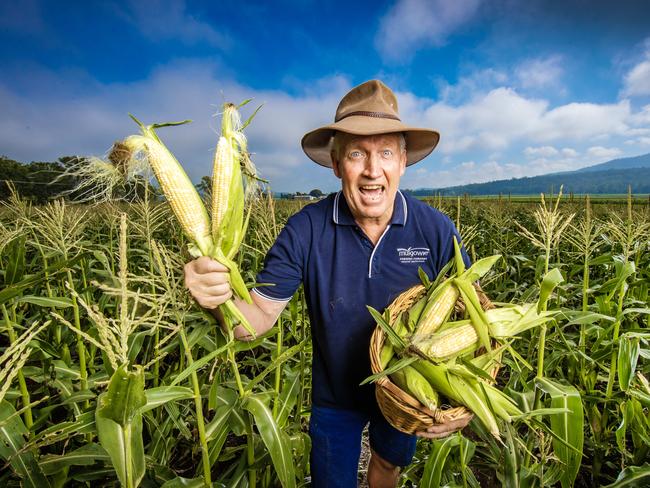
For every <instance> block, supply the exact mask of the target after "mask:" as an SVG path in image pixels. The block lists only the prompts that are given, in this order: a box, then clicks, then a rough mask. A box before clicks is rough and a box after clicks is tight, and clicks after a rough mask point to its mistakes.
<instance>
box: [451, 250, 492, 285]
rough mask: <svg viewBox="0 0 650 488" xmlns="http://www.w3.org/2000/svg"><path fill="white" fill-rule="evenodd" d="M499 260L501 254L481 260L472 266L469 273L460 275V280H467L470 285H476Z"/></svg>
mask: <svg viewBox="0 0 650 488" xmlns="http://www.w3.org/2000/svg"><path fill="white" fill-rule="evenodd" d="M499 259H501V255H500V254H495V255H494V256H488V257H487V258H483V259H479V260H478V261H476V262H475V263H474V264H472V266H471V267H470V268H469V269H468V270H467V271H465V272H464V273H463V274H462V275H460V276H459V278H461V279H464V280H467V281H468V282H470V283H474V282H475V281H476V280H478V279H480V278H482V277H483V276H485V275H486V274H487V272H488V271H490V270H491V269H492V267H493V266H494V265H495V264H496V262H497V261H498V260H499Z"/></svg>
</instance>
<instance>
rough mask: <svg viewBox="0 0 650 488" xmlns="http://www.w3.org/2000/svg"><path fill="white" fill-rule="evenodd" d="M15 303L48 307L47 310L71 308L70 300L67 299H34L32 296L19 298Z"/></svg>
mask: <svg viewBox="0 0 650 488" xmlns="http://www.w3.org/2000/svg"><path fill="white" fill-rule="evenodd" d="M16 303H31V304H32V305H37V306H39V307H49V308H67V307H72V299H70V298H67V297H51V298H49V297H35V296H33V295H27V296H23V297H20V298H19V299H18V300H16Z"/></svg>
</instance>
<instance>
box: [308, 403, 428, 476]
mask: <svg viewBox="0 0 650 488" xmlns="http://www.w3.org/2000/svg"><path fill="white" fill-rule="evenodd" d="M368 422H370V425H369V427H368V432H369V437H370V447H371V448H372V449H373V450H374V451H375V452H376V453H377V454H379V455H380V456H381V457H382V458H384V459H385V460H386V461H388V462H390V463H392V464H394V465H396V466H407V465H409V464H410V463H411V459H412V458H413V454H415V443H416V439H417V438H416V437H415V436H412V435H408V434H404V433H402V432H400V431H398V430H397V429H395V428H393V427H392V426H391V425H390V424H389V423H388V422H387V421H386V419H384V417H383V416H382V415H381V413H380V412H378V413H376V414H366V413H364V412H359V411H356V410H344V409H338V408H328V407H319V406H312V410H311V420H310V422H309V435H310V437H311V443H312V444H311V459H310V462H311V480H312V485H311V486H312V487H314V488H355V487H356V486H357V471H358V466H359V455H360V454H361V432H362V431H363V428H364V427H365V426H366V424H367V423H368Z"/></svg>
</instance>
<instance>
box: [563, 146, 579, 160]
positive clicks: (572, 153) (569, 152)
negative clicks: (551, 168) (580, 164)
mask: <svg viewBox="0 0 650 488" xmlns="http://www.w3.org/2000/svg"><path fill="white" fill-rule="evenodd" d="M562 155H563V156H565V157H567V158H575V157H578V151H576V150H575V149H573V148H570V147H564V148H562Z"/></svg>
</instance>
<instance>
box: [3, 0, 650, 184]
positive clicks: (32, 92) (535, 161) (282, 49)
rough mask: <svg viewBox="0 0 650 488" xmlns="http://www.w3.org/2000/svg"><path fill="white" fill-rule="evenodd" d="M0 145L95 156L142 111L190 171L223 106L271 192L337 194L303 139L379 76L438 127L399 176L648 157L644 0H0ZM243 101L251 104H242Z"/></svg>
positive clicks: (648, 40) (466, 176) (18, 155)
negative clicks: (250, 113)
mask: <svg viewBox="0 0 650 488" xmlns="http://www.w3.org/2000/svg"><path fill="white" fill-rule="evenodd" d="M0 66H2V74H1V75H0V154H3V155H6V156H8V157H11V158H13V159H17V160H20V161H33V160H38V161H44V160H45V161H47V160H55V159H56V158H58V157H59V156H63V155H71V154H82V155H99V156H101V155H102V154H104V153H105V152H106V151H107V149H108V148H109V147H110V145H111V144H112V142H113V141H114V140H117V139H120V138H123V137H125V136H127V135H129V134H131V133H134V132H135V131H136V127H135V125H134V124H133V122H132V121H131V120H130V119H129V117H128V115H127V114H128V113H129V112H131V113H133V114H135V115H136V116H137V117H138V118H140V120H143V121H145V122H148V123H152V122H165V121H172V120H182V119H186V118H190V119H193V121H194V122H193V123H192V124H190V125H187V126H182V127H173V128H168V129H161V130H160V132H159V134H160V136H161V137H162V138H163V140H164V141H165V142H166V143H167V144H168V146H169V147H170V148H171V149H172V151H173V152H174V153H175V154H176V155H177V157H178V158H179V160H180V161H181V162H182V163H183V165H184V166H185V168H186V169H187V171H188V173H189V174H190V177H191V178H192V179H193V180H194V181H198V179H200V177H201V176H202V175H205V174H209V173H210V171H211V169H210V161H211V156H212V152H213V148H214V146H215V144H216V132H215V128H216V127H217V124H218V118H216V117H215V114H216V113H217V112H218V110H219V105H220V104H221V103H223V101H235V102H236V101H240V100H243V99H245V98H250V97H253V98H254V99H255V102H254V103H255V104H260V103H263V104H264V107H263V108H262V110H261V111H260V113H259V115H258V116H257V117H256V119H255V120H254V122H253V124H252V125H251V126H250V127H249V129H248V130H247V133H248V137H249V141H250V148H251V150H252V151H254V153H255V154H254V158H253V159H254V161H255V162H256V164H257V166H258V169H259V171H260V173H261V175H262V176H263V177H265V178H268V179H269V180H270V182H271V186H272V188H273V189H274V190H275V191H296V190H300V191H309V190H311V189H312V188H320V189H322V190H325V191H331V190H335V189H336V188H337V187H338V180H337V179H336V178H335V177H334V176H333V175H332V174H331V171H329V170H327V169H324V168H321V167H319V166H318V165H316V164H314V163H312V162H310V160H309V159H308V158H307V157H306V156H304V154H303V153H302V152H301V150H300V146H299V141H300V138H301V137H302V135H303V134H304V133H305V132H307V131H309V130H311V129H313V128H316V127H319V126H321V125H325V124H327V123H330V122H331V121H332V119H333V116H334V110H335V108H336V105H337V104H338V101H339V100H340V98H341V96H343V95H344V94H345V93H346V92H347V91H348V90H349V89H350V88H351V87H353V86H355V85H357V84H359V83H362V82H364V81H366V80H368V79H371V78H380V79H382V80H383V81H384V82H386V83H387V84H388V85H389V86H391V87H392V88H393V89H394V90H395V92H396V93H397V97H398V101H399V104H400V113H401V115H402V119H403V120H404V121H406V122H407V123H410V124H412V125H419V126H423V127H431V128H435V129H437V130H439V131H440V133H441V142H440V144H439V146H438V148H437V149H436V151H434V153H433V154H432V155H431V156H429V157H428V158H427V159H426V160H424V161H422V162H421V163H418V164H417V165H415V166H413V167H411V168H409V169H408V170H407V172H406V174H405V175H404V177H403V180H402V185H401V186H402V187H403V188H421V187H440V186H449V185H453V184H461V183H468V182H479V181H488V180H492V179H501V178H510V177H520V176H532V175H536V174H542V173H547V172H552V171H564V170H571V169H577V168H580V167H583V166H587V165H591V164H596V163H599V162H603V161H607V160H609V159H612V158H615V157H624V156H634V155H638V154H644V153H648V152H650V3H649V2H647V1H645V0H629V1H625V0H621V1H618V2H611V1H607V2H606V1H588V0H565V1H542V0H528V1H525V0H520V1H515V0H490V1H488V0H453V1H452V0H447V1H445V0H428V1H425V0H397V1H388V0H376V1H372V2H369V1H368V2H350V1H347V2H341V1H332V2H319V1H310V0H293V1H292V0H285V1H276V2H256V1H248V2H236V1H221V2H215V1H212V2H198V1H195V2H185V1H182V0H172V1H162V0H160V1H149V0H140V1H135V0H134V1H124V2H113V1H104V2H99V1H98V2H81V1H78V2H73V1H68V2H53V1H51V2H46V1H38V0H22V1H21V2H8V1H2V2H0ZM250 105H251V106H253V105H254V104H250Z"/></svg>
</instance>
